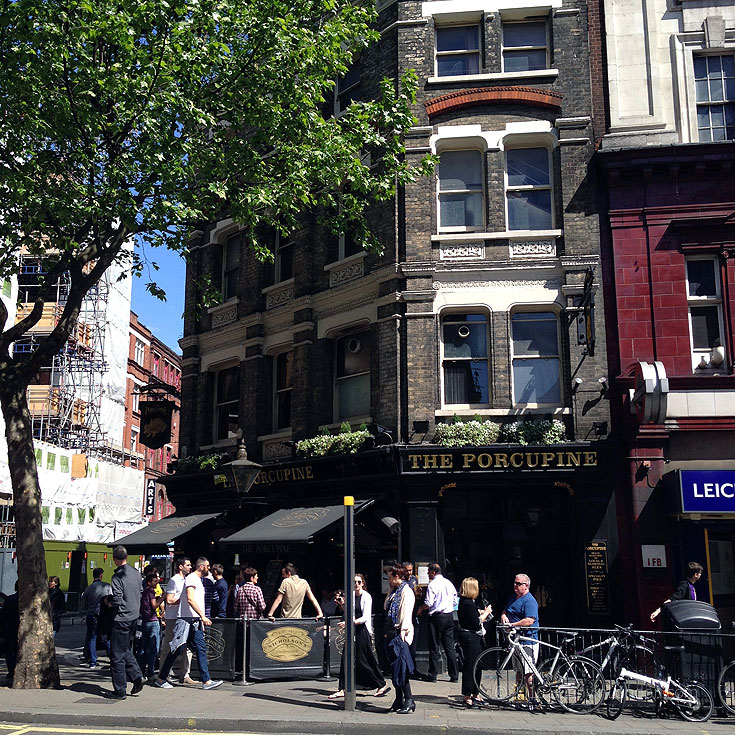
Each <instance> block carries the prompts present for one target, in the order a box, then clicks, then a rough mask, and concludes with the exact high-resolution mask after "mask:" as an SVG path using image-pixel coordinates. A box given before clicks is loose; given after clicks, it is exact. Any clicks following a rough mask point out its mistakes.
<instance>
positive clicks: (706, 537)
mask: <svg viewBox="0 0 735 735" xmlns="http://www.w3.org/2000/svg"><path fill="white" fill-rule="evenodd" d="M704 555H705V557H706V560H707V589H708V590H709V604H710V605H714V604H715V603H714V598H713V597H712V566H711V564H710V560H709V533H708V532H707V529H706V528H705V529H704Z"/></svg>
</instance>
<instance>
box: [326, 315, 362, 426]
mask: <svg viewBox="0 0 735 735" xmlns="http://www.w3.org/2000/svg"><path fill="white" fill-rule="evenodd" d="M336 347H337V350H336V352H337V365H336V371H335V376H336V378H335V392H334V397H335V416H336V419H337V421H343V420H344V419H348V418H358V417H366V416H369V415H370V332H369V331H368V330H365V331H363V332H355V333H352V334H348V335H345V336H344V337H340V338H339V339H338V340H337V344H336Z"/></svg>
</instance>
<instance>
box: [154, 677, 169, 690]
mask: <svg viewBox="0 0 735 735" xmlns="http://www.w3.org/2000/svg"><path fill="white" fill-rule="evenodd" d="M153 686H157V687H158V688H159V689H173V688H174V685H173V684H172V683H171V682H169V681H163V679H156V680H155V681H154V682H153Z"/></svg>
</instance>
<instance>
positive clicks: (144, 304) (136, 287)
mask: <svg viewBox="0 0 735 735" xmlns="http://www.w3.org/2000/svg"><path fill="white" fill-rule="evenodd" d="M146 256H147V259H148V260H149V261H153V262H155V263H157V264H158V266H159V269H158V270H157V271H156V270H154V269H153V268H150V267H149V268H147V269H146V270H145V271H144V273H143V277H142V278H133V299H132V304H131V308H132V310H133V311H134V312H135V313H136V314H137V315H138V319H139V321H141V322H142V323H143V324H145V326H146V327H148V329H150V330H151V332H153V334H154V335H155V336H156V337H158V339H160V340H161V342H163V343H164V344H166V345H168V346H169V347H170V348H171V349H172V350H174V351H175V352H177V353H178V354H179V355H180V354H181V349H180V348H179V344H178V343H179V338H180V337H181V336H182V335H183V331H184V320H183V318H182V314H183V313H184V282H185V279H186V264H185V263H184V261H183V259H182V258H181V257H180V256H179V255H178V254H177V253H172V252H171V251H170V250H166V249H165V248H156V249H155V250H151V249H150V248H149V249H148V250H147V252H146ZM148 281H154V282H155V283H157V284H158V285H159V286H160V287H161V288H162V289H163V290H164V291H165V292H166V301H160V300H159V299H156V298H154V297H153V296H151V295H150V294H149V293H148V291H146V288H145V284H146V283H147V282H148Z"/></svg>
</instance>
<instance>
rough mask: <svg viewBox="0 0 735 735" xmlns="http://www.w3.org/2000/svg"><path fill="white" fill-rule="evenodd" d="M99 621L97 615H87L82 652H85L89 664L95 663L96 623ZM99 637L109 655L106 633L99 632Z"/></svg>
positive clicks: (108, 642)
mask: <svg viewBox="0 0 735 735" xmlns="http://www.w3.org/2000/svg"><path fill="white" fill-rule="evenodd" d="M98 621H99V615H87V635H86V638H85V640H84V652H85V653H86V654H87V659H88V660H89V663H90V665H91V666H94V665H95V664H96V663H97V623H98ZM100 638H102V641H103V642H104V644H105V650H106V651H107V656H108V657H109V655H110V641H109V640H108V639H107V636H106V635H102V634H100Z"/></svg>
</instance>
